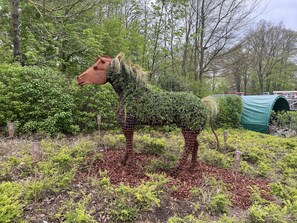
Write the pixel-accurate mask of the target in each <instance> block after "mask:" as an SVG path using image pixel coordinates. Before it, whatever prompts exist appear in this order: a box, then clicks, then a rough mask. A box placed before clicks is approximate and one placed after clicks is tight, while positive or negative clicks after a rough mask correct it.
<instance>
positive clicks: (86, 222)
mask: <svg viewBox="0 0 297 223" xmlns="http://www.w3.org/2000/svg"><path fill="white" fill-rule="evenodd" d="M89 200H90V196H84V197H83V199H81V200H80V201H78V202H75V201H74V200H73V199H71V200H70V201H67V202H65V203H64V205H63V206H62V207H61V209H60V211H59V212H58V213H57V214H56V218H58V219H63V222H65V223H77V222H80V223H90V222H95V220H94V219H93V217H92V212H91V211H89V210H87V205H88V202H89Z"/></svg>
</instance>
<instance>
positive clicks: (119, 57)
mask: <svg viewBox="0 0 297 223" xmlns="http://www.w3.org/2000/svg"><path fill="white" fill-rule="evenodd" d="M116 58H117V59H118V60H119V61H120V62H122V61H123V60H124V58H125V55H124V53H122V52H121V53H119V54H118V55H117V56H116Z"/></svg>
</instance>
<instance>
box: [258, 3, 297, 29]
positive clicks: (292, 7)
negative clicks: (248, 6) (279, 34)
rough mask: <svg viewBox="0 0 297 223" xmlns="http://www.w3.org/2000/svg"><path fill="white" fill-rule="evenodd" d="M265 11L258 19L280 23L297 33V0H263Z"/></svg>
mask: <svg viewBox="0 0 297 223" xmlns="http://www.w3.org/2000/svg"><path fill="white" fill-rule="evenodd" d="M262 4H263V6H264V5H267V8H266V10H265V11H264V13H263V14H262V15H260V16H259V19H261V18H262V19H265V20H267V21H270V22H273V23H274V24H279V23H280V22H281V21H282V22H283V24H284V25H285V27H286V28H288V29H292V30H295V31H297V0H263V2H262Z"/></svg>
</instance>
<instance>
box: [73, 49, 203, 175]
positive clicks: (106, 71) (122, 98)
mask: <svg viewBox="0 0 297 223" xmlns="http://www.w3.org/2000/svg"><path fill="white" fill-rule="evenodd" d="M143 74H144V72H143V71H142V70H141V69H140V67H138V66H134V65H130V64H128V63H126V62H125V61H124V59H123V55H121V54H119V55H118V56H117V57H116V58H114V59H111V58H109V57H98V58H97V61H96V63H95V64H94V65H93V66H92V67H90V68H89V69H87V70H86V71H85V72H83V73H82V74H81V75H80V76H78V77H77V81H78V84H79V85H84V84H99V85H102V84H105V83H107V82H109V83H110V84H111V85H112V86H113V88H114V90H115V92H116V93H117V95H118V97H119V107H118V111H117V121H118V123H119V125H120V127H121V129H122V132H123V134H124V136H125V138H126V153H125V156H124V159H123V160H122V164H123V165H126V164H128V166H131V164H132V163H133V156H134V152H133V132H134V127H135V126H136V125H138V124H144V125H168V124H176V125H177V126H178V127H180V128H181V129H182V134H183V136H184V139H185V147H184V152H183V155H182V157H181V158H180V161H179V162H180V163H179V166H178V167H177V168H175V170H174V172H173V174H177V173H178V171H179V169H180V168H182V167H183V166H184V165H185V164H186V162H187V159H188V157H189V155H190V153H191V154H192V160H191V164H192V165H193V166H194V165H196V163H197V150H198V141H197V136H198V134H199V133H200V132H201V131H202V130H203V128H204V127H205V124H206V121H207V118H208V117H207V116H208V110H207V108H206V105H205V104H204V103H203V102H202V101H201V100H200V99H199V98H198V97H196V96H194V95H193V94H190V93H184V92H164V91H153V90H151V89H149V88H148V87H147V86H146V84H145V83H144V82H143V81H142V76H143Z"/></svg>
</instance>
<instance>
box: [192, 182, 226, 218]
mask: <svg viewBox="0 0 297 223" xmlns="http://www.w3.org/2000/svg"><path fill="white" fill-rule="evenodd" d="M192 197H193V201H195V202H198V203H199V204H200V205H202V206H206V207H207V209H209V210H210V211H212V212H214V213H227V212H228V210H229V207H230V206H231V201H230V198H229V195H228V193H227V189H226V185H225V184H224V182H222V181H218V180H216V179H215V178H214V177H204V183H203V184H202V185H201V186H200V187H194V188H193V189H192Z"/></svg>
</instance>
